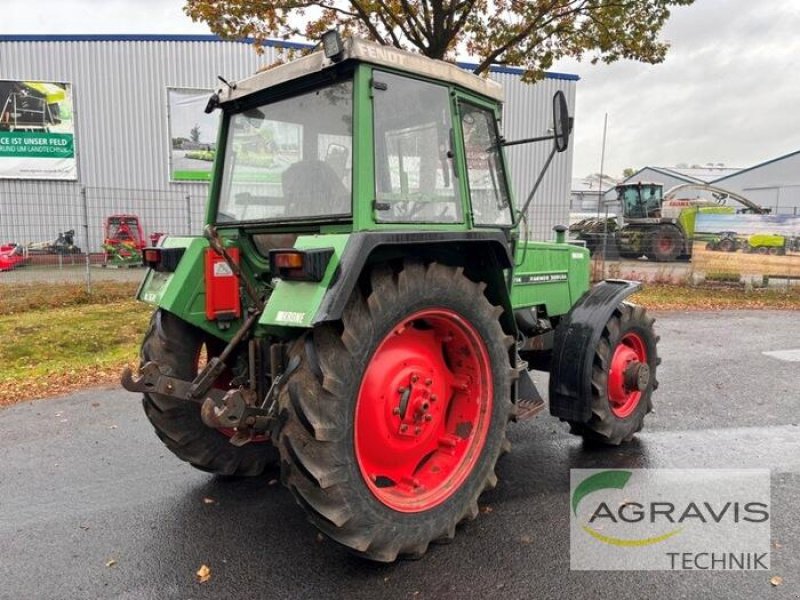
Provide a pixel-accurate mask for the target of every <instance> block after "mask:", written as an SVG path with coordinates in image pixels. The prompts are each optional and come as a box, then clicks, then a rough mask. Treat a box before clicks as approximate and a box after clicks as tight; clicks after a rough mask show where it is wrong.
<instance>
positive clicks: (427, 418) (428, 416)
mask: <svg viewBox="0 0 800 600" xmlns="http://www.w3.org/2000/svg"><path fill="white" fill-rule="evenodd" d="M425 420H426V421H427V422H428V423H430V422H431V421H432V420H433V415H430V414H428V415H425Z"/></svg>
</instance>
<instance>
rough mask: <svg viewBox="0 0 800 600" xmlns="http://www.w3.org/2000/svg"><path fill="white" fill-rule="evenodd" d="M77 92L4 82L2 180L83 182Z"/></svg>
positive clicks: (0, 88)
mask: <svg viewBox="0 0 800 600" xmlns="http://www.w3.org/2000/svg"><path fill="white" fill-rule="evenodd" d="M72 114H73V113H72V86H71V85H70V84H69V83H61V82H52V81H16V80H0V178H4V179H65V180H75V179H77V178H78V168H77V164H76V161H75V123H74V122H73V119H72Z"/></svg>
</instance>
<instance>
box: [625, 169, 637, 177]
mask: <svg viewBox="0 0 800 600" xmlns="http://www.w3.org/2000/svg"><path fill="white" fill-rule="evenodd" d="M635 173H636V169H634V168H633V167H628V168H627V169H623V171H622V176H623V177H624V178H625V179H627V178H628V177H633V175H634V174H635Z"/></svg>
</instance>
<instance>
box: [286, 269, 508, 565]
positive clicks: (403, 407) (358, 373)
mask: <svg viewBox="0 0 800 600" xmlns="http://www.w3.org/2000/svg"><path fill="white" fill-rule="evenodd" d="M484 287H485V286H484V284H479V283H474V282H472V281H470V280H469V279H467V278H466V277H464V275H463V274H462V272H461V269H457V268H454V267H447V266H444V265H441V264H437V263H432V264H430V265H427V266H425V265H422V264H421V263H415V262H410V261H406V262H405V263H404V265H403V267H402V269H401V270H400V271H399V272H398V273H394V272H393V271H392V270H391V269H389V268H388V267H387V266H381V267H378V268H377V269H376V270H375V271H373V273H372V277H371V291H370V292H369V293H367V294H364V295H362V294H361V293H360V292H358V291H356V292H355V294H354V297H353V298H352V299H351V300H350V302H349V304H348V306H347V308H346V309H345V313H344V316H343V320H342V323H340V324H338V325H333V324H328V325H324V326H322V327H320V328H318V329H316V330H314V332H313V334H309V335H307V336H305V337H304V338H302V339H301V340H299V341H297V342H296V343H295V344H294V346H293V348H292V349H291V354H292V355H297V356H299V357H300V358H301V363H300V367H299V368H298V369H297V370H296V371H295V372H294V373H293V374H292V375H291V376H290V378H289V380H288V381H287V385H286V386H284V388H283V389H282V391H281V395H280V399H279V401H280V406H281V414H282V416H283V418H284V419H285V424H284V427H283V428H282V430H281V434H280V441H279V449H280V452H281V459H282V463H281V466H282V471H283V477H284V482H285V483H286V484H287V486H288V487H289V488H290V490H291V491H292V493H293V494H294V496H295V498H296V499H297V501H298V503H299V504H300V505H301V506H302V507H303V508H304V509H305V510H306V511H307V512H308V514H309V516H310V519H311V521H312V522H313V523H314V524H315V525H316V526H317V527H318V528H319V529H320V530H321V531H322V532H324V533H325V534H327V535H328V536H330V537H331V538H332V539H334V540H335V541H337V542H339V543H341V544H343V545H344V546H346V547H347V548H349V549H351V550H352V551H354V552H356V553H358V554H360V555H362V556H364V557H367V558H370V559H372V560H378V561H392V560H395V559H396V558H397V556H398V555H409V556H420V555H422V554H423V553H424V552H425V551H426V549H427V548H428V545H429V543H430V542H432V541H435V540H448V539H451V538H452V537H453V536H454V535H455V528H456V525H457V524H458V523H459V522H461V521H462V520H464V519H471V518H474V517H475V516H476V515H477V514H478V504H477V501H478V497H479V496H480V494H481V492H483V491H484V489H486V488H491V487H493V486H494V485H495V483H496V481H497V477H496V475H495V473H494V467H495V463H496V461H497V458H498V456H499V455H500V453H501V450H503V449H505V447H506V446H507V444H508V442H507V440H506V438H505V428H506V423H507V421H508V419H509V415H510V411H511V402H510V397H511V373H512V370H511V365H510V362H509V354H508V350H509V347H510V345H511V343H512V342H513V339H512V338H511V337H509V336H506V335H505V334H504V332H503V330H502V328H501V327H500V324H499V322H498V316H499V314H500V312H502V311H501V310H500V309H499V308H498V307H495V306H492V305H491V304H490V303H489V301H488V300H487V299H486V297H485V296H484V294H483V289H484Z"/></svg>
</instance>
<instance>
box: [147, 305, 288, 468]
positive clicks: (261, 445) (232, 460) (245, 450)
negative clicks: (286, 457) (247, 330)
mask: <svg viewBox="0 0 800 600" xmlns="http://www.w3.org/2000/svg"><path fill="white" fill-rule="evenodd" d="M221 344H222V343H221V342H220V340H218V339H217V338H212V337H211V336H209V335H207V334H204V333H203V332H202V331H200V330H199V329H197V328H195V327H192V326H191V325H190V324H189V323H187V322H186V321H184V320H183V319H180V318H178V317H177V316H175V315H173V314H172V313H169V312H167V311H165V310H162V309H158V310H157V311H155V312H154V313H153V317H152V318H151V319H150V327H149V328H148V330H147V334H146V335H145V339H144V342H143V343H142V350H141V361H142V364H145V363H147V362H149V361H156V362H157V363H158V365H159V367H160V368H161V370H162V372H164V373H166V374H168V375H171V376H173V377H177V378H179V379H185V380H189V381H191V380H192V379H194V377H195V376H196V375H197V370H198V365H199V361H200V356H201V352H202V351H203V349H204V347H205V350H206V352H207V354H208V355H209V356H213V355H215V354H218V353H219V352H218V351H219V350H221V348H220V346H221ZM224 377H225V373H223V375H222V376H221V378H224ZM142 405H143V406H144V412H145V415H147V418H148V420H149V421H150V423H151V424H152V425H153V427H154V428H155V431H156V435H158V437H159V438H160V439H161V441H162V442H164V445H165V446H166V447H167V448H168V449H169V450H170V451H171V452H172V453H173V454H174V455H175V456H177V457H178V458H180V459H181V460H184V461H186V462H188V463H189V464H191V465H192V466H193V467H195V468H197V469H200V470H201V471H206V472H209V473H214V474H217V475H233V476H255V475H260V474H261V473H263V472H264V470H266V469H267V468H268V467H271V466H274V465H276V464H277V463H278V453H277V451H276V450H275V447H274V446H273V445H272V444H271V443H269V442H268V441H266V440H264V441H253V442H250V443H249V444H246V445H244V446H241V447H236V446H234V445H232V444H231V443H230V441H229V439H230V438H229V437H228V436H227V435H225V433H223V432H222V431H220V430H217V429H212V428H210V427H208V426H206V425H205V424H204V423H203V421H202V420H201V418H200V405H199V404H198V403H196V402H190V401H188V400H180V399H178V398H173V397H170V396H162V395H160V394H144V397H143V398H142Z"/></svg>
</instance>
